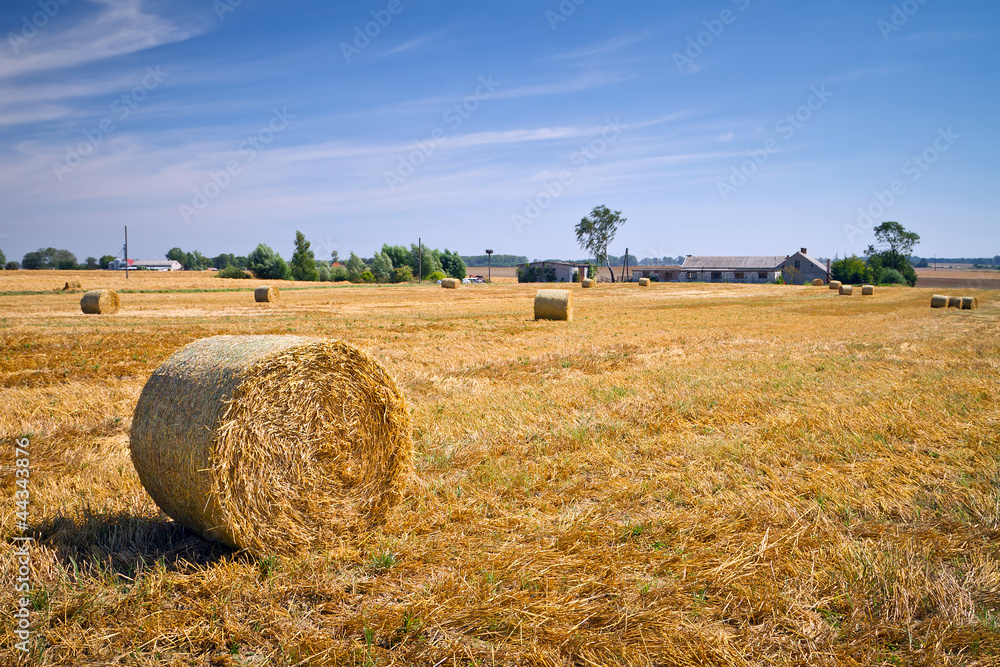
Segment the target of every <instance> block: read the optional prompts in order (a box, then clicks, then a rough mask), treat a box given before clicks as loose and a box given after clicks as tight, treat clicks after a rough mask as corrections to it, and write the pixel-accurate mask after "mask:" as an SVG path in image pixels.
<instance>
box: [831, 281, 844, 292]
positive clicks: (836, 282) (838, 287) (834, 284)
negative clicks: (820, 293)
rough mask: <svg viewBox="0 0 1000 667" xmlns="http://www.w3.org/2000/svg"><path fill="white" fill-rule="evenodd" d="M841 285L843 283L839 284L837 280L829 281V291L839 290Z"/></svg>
mask: <svg viewBox="0 0 1000 667" xmlns="http://www.w3.org/2000/svg"><path fill="white" fill-rule="evenodd" d="M841 285H843V283H841V282H840V281H839V280H831V281H830V289H836V290H839V289H840V287H841Z"/></svg>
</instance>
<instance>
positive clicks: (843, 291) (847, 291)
mask: <svg viewBox="0 0 1000 667" xmlns="http://www.w3.org/2000/svg"><path fill="white" fill-rule="evenodd" d="M853 294H854V285H841V286H840V295H841V296H851V295H853Z"/></svg>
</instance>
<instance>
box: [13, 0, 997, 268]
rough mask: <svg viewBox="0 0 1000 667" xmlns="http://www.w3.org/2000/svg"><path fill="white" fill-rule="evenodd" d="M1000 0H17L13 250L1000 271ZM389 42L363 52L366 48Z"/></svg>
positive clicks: (17, 256)
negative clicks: (994, 262)
mask: <svg viewBox="0 0 1000 667" xmlns="http://www.w3.org/2000/svg"><path fill="white" fill-rule="evenodd" d="M998 19H1000V6H998V5H997V4H996V3H995V2H951V3H948V2H944V0H924V1H923V2H921V0H907V1H906V2H902V1H900V0H896V1H895V2H890V1H887V2H882V1H878V0H865V1H863V2H862V1H860V0H858V1H855V0H829V1H826V2H822V3H812V2H810V3H804V2H793V1H791V0H770V1H764V0H715V1H712V2H704V1H702V2H694V1H683V0H680V1H677V2H669V3H667V2H626V3H610V2H599V1H598V0H563V2H561V3H560V2H559V1H558V0H549V1H544V0H542V1H540V0H533V1H526V0H504V1H503V2H499V1H496V2H482V3H465V2H461V3H460V2H455V1H445V0H441V1H434V0H373V1H364V2H345V3H330V2H318V1H314V0H285V1H281V2H278V1H272V0H215V1H214V2H213V1H212V0H197V1H195V0H170V1H167V0H159V1H152V0H148V1H142V0H34V1H32V2H24V1H20V0H17V1H7V2H4V3H3V4H2V8H0V34H2V35H3V36H4V38H3V39H2V40H0V249H3V251H4V252H5V253H6V255H7V257H8V259H17V260H19V259H20V258H21V256H22V255H23V254H24V253H25V252H28V251H31V250H34V249H36V248H38V247H42V246H56V247H65V248H68V249H70V250H72V251H73V252H74V253H76V255H77V256H78V258H80V259H81V260H82V259H83V258H84V257H86V256H100V255H103V254H112V255H113V254H115V253H117V252H118V251H119V249H120V247H121V237H122V226H123V225H126V224H127V225H128V226H129V241H130V254H131V255H133V256H136V257H140V258H157V257H162V256H163V254H164V253H165V252H166V250H167V249H169V248H170V247H172V246H181V247H182V248H184V249H185V250H195V249H197V250H200V251H201V252H203V253H204V254H206V255H209V256H212V255H216V254H219V253H222V252H233V253H236V254H245V253H247V252H248V251H249V250H251V249H252V248H253V247H254V246H255V245H256V244H257V243H259V242H264V243H268V244H269V245H271V246H272V247H273V248H275V249H276V250H277V251H279V252H280V253H282V254H283V255H284V256H286V257H288V256H289V255H290V254H291V249H292V245H293V239H294V234H295V230H301V231H302V232H304V233H305V235H306V237H307V238H308V239H309V240H310V241H311V242H312V244H313V249H314V250H315V251H316V254H317V256H322V257H325V256H329V253H330V251H332V250H337V251H339V252H340V253H341V254H346V253H347V252H349V251H351V250H353V251H356V252H358V253H359V254H361V255H364V256H370V255H371V253H372V252H373V251H374V250H376V249H377V248H379V247H380V246H381V244H382V243H383V242H388V243H393V244H409V243H411V242H416V240H417V238H418V237H422V238H423V239H424V242H425V243H427V244H429V245H431V246H434V247H439V248H445V247H448V248H451V249H453V250H457V251H459V252H461V253H463V254H479V253H481V252H482V251H483V249H484V248H487V247H489V248H492V249H494V250H495V251H496V252H498V253H512V254H520V255H527V256H529V257H532V258H543V257H565V258H568V257H579V256H582V255H583V253H582V252H581V251H580V250H579V249H578V248H577V245H576V242H575V237H574V233H573V227H574V225H575V224H576V223H577V222H578V221H579V220H580V218H581V217H582V216H584V215H586V214H587V213H588V212H589V211H590V210H591V209H592V208H593V207H594V206H596V205H599V204H606V205H607V206H609V207H611V208H612V209H618V210H621V211H622V214H623V215H624V216H626V217H627V218H628V222H627V223H626V224H625V226H624V227H623V228H622V229H621V231H620V232H619V234H618V238H617V240H616V241H615V244H614V245H613V246H612V247H611V249H610V250H611V252H612V253H613V254H621V253H622V252H624V249H625V247H626V246H627V247H628V248H629V250H630V251H631V252H632V253H633V254H637V255H639V256H663V255H679V254H719V255H723V254H734V255H735V254H782V253H785V254H787V253H791V252H794V251H795V250H797V249H798V248H799V247H803V246H805V247H808V248H809V250H810V252H811V253H812V254H814V255H816V256H824V257H825V256H834V255H835V254H839V255H843V254H845V253H852V252H859V253H860V252H861V251H863V250H864V248H865V247H866V246H867V245H868V244H869V243H870V242H871V241H872V234H871V228H872V226H873V224H878V223H879V222H882V221H884V220H897V221H899V222H901V223H902V224H903V225H904V226H906V227H907V228H908V229H911V230H913V231H916V232H917V233H919V234H920V235H921V237H922V241H921V243H920V245H918V246H917V248H916V253H917V254H920V255H937V256H963V255H964V256H993V255H995V254H997V253H1000V224H998V222H1000V220H998V211H1000V206H998V205H1000V188H998V187H997V186H996V176H997V173H998V171H1000V170H998V167H997V163H996V155H997V154H998V151H997V149H998V148H1000V124H998V123H997V121H996V118H997V109H998V108H1000V104H998V101H1000V93H998V84H1000V76H998V74H997V73H998V72H1000V48H998V47H1000V39H998V37H1000V28H998V27H997V26H998V25H1000V20H998ZM366 33H367V34H366Z"/></svg>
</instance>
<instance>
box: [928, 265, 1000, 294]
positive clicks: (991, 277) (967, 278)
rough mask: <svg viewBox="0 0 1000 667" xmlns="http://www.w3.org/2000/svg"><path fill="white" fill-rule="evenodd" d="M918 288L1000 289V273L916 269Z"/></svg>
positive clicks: (971, 270) (970, 270)
mask: <svg viewBox="0 0 1000 667" xmlns="http://www.w3.org/2000/svg"><path fill="white" fill-rule="evenodd" d="M916 271H917V287H921V288H924V287H926V288H936V289H952V290H963V289H990V290H996V289H1000V271H976V270H974V269H916Z"/></svg>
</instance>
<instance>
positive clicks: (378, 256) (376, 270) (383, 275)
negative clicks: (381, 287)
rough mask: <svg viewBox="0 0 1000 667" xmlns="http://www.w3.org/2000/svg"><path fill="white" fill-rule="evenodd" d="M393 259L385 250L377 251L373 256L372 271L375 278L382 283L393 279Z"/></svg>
mask: <svg viewBox="0 0 1000 667" xmlns="http://www.w3.org/2000/svg"><path fill="white" fill-rule="evenodd" d="M392 269H393V266H392V260H391V259H389V255H387V254H385V253H384V252H377V253H375V256H374V257H372V273H373V274H374V275H375V280H377V281H378V282H380V283H387V282H389V281H390V280H391V279H392Z"/></svg>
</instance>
